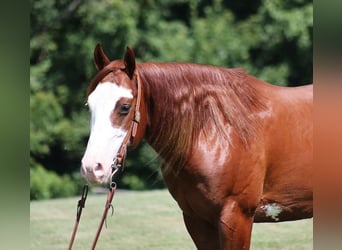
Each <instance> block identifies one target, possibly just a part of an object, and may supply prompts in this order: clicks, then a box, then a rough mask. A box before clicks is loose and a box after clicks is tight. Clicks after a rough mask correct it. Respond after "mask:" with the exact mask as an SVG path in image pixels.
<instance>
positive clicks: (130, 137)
mask: <svg viewBox="0 0 342 250" xmlns="http://www.w3.org/2000/svg"><path fill="white" fill-rule="evenodd" d="M113 64H114V62H111V63H109V64H108V65H106V66H105V67H104V68H103V69H102V70H100V71H99V72H98V73H97V74H96V76H95V77H94V78H93V80H92V82H91V85H90V86H92V87H94V86H95V84H96V85H97V84H98V83H99V82H100V81H101V79H103V78H104V77H105V76H106V75H108V74H109V73H111V72H114V71H115V70H116V68H115V67H114V65H113ZM122 70H124V69H122ZM136 83H137V98H136V102H135V108H134V116H133V119H132V121H131V125H130V127H129V130H128V131H127V134H126V136H125V138H124V140H123V142H122V144H121V147H120V149H119V151H118V153H117V155H116V156H115V157H114V159H113V163H112V166H111V167H112V173H111V179H110V184H109V190H108V193H107V200H106V204H105V209H104V211H103V214H102V218H101V221H100V224H99V226H98V229H97V232H96V235H95V239H94V241H93V244H92V248H91V249H95V247H96V243H97V240H98V238H99V237H100V234H101V230H102V227H103V224H104V222H105V220H106V218H107V214H108V211H109V209H110V208H113V206H112V200H113V197H114V194H115V191H116V183H115V181H114V176H115V174H116V173H117V172H118V170H119V169H122V170H123V169H124V166H125V160H126V154H127V147H128V146H129V145H131V144H132V143H133V141H134V138H135V136H136V134H137V131H138V125H139V122H140V104H141V82H140V78H139V75H138V74H137V81H136ZM87 194H88V186H87V185H84V187H83V192H82V196H81V199H80V200H79V201H78V204H77V214H76V221H75V225H74V229H73V232H72V236H71V239H70V242H69V248H68V249H69V250H71V249H72V245H73V242H74V240H75V236H76V232H77V229H78V224H79V221H80V218H81V214H82V208H84V206H85V201H86V198H87Z"/></svg>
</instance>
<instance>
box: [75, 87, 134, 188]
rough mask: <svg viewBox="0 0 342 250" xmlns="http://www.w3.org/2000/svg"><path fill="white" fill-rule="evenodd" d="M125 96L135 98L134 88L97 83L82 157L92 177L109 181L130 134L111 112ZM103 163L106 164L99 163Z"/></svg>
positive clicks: (91, 98)
mask: <svg viewBox="0 0 342 250" xmlns="http://www.w3.org/2000/svg"><path fill="white" fill-rule="evenodd" d="M122 97H125V98H133V95H132V92H131V90H130V89H127V88H123V87H119V86H118V85H116V84H115V83H111V82H105V83H101V84H99V85H97V87H96V88H95V90H94V91H93V92H92V93H91V94H90V95H89V97H88V106H89V108H90V111H91V131H90V137H89V141H88V145H87V149H86V152H85V154H84V156H83V158H82V171H81V172H82V174H83V175H84V176H85V177H86V178H87V179H88V180H90V181H95V182H102V183H104V182H107V181H108V179H109V177H110V174H111V164H112V163H113V159H114V157H115V156H116V154H117V153H118V151H119V149H120V146H121V144H122V142H123V140H124V137H125V136H126V134H127V131H125V130H123V129H121V128H120V127H115V126H113V124H112V122H111V114H112V112H113V110H114V108H115V105H116V103H117V102H118V101H119V100H120V99H121V98H122ZM99 164H101V166H102V168H99V167H98V165H99Z"/></svg>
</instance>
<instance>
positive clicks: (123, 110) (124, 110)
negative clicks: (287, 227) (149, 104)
mask: <svg viewBox="0 0 342 250" xmlns="http://www.w3.org/2000/svg"><path fill="white" fill-rule="evenodd" d="M130 109H131V105H130V104H128V103H124V104H122V105H121V106H120V114H121V115H127V114H128V112H129V110H130Z"/></svg>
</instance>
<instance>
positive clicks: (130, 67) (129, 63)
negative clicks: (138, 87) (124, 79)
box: [124, 46, 135, 79]
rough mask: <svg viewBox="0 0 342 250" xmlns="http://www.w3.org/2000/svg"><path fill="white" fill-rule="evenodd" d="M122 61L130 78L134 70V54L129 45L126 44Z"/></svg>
mask: <svg viewBox="0 0 342 250" xmlns="http://www.w3.org/2000/svg"><path fill="white" fill-rule="evenodd" d="M124 62H125V69H126V73H127V75H128V76H129V78H130V79H132V78H133V75H134V71H135V55H134V51H133V49H132V48H131V47H129V46H127V48H126V53H125V56H124Z"/></svg>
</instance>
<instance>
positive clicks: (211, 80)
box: [137, 63, 264, 172]
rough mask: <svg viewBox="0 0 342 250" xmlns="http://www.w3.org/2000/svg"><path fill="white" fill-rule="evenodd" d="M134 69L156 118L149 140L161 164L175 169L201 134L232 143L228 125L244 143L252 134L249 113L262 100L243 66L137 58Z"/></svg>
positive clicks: (253, 128) (253, 125) (252, 121)
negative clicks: (216, 136)
mask: <svg viewBox="0 0 342 250" xmlns="http://www.w3.org/2000/svg"><path fill="white" fill-rule="evenodd" d="M137 69H138V72H139V76H140V79H141V81H142V83H143V86H144V89H145V91H146V92H148V93H149V94H148V95H149V100H146V101H147V107H148V109H149V113H150V117H153V118H154V119H156V120H153V121H151V126H150V131H147V133H148V135H150V138H147V140H148V141H149V143H150V144H151V145H152V146H154V147H155V148H157V149H159V150H158V151H159V152H158V153H159V154H160V155H161V157H162V160H163V163H164V164H163V165H164V167H166V168H169V169H170V170H172V171H174V172H178V171H179V169H181V168H182V167H183V166H184V165H185V164H187V162H186V159H188V157H187V156H188V155H189V154H190V153H191V149H192V146H193V145H196V143H198V141H197V140H198V138H199V135H200V133H203V134H204V135H205V136H208V135H210V134H212V133H213V131H214V133H217V134H218V135H220V136H219V137H220V138H222V139H224V140H226V141H228V142H229V143H231V135H229V130H228V126H231V127H232V128H233V129H234V131H235V132H236V134H237V136H238V138H240V140H241V141H242V143H243V145H245V146H246V147H248V144H249V141H250V139H251V138H253V137H255V134H256V133H257V131H258V129H259V127H260V124H258V121H257V119H255V118H254V119H253V116H252V115H251V114H253V113H254V112H257V111H258V110H261V109H262V108H263V107H264V104H263V101H262V96H261V94H260V93H259V92H258V91H257V89H256V88H255V86H253V85H252V84H251V83H250V82H249V81H247V77H248V75H247V73H246V72H245V71H244V70H243V69H238V68H237V69H227V68H220V67H214V66H206V65H198V64H190V63H141V64H138V65H137ZM152 136H153V137H152Z"/></svg>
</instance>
